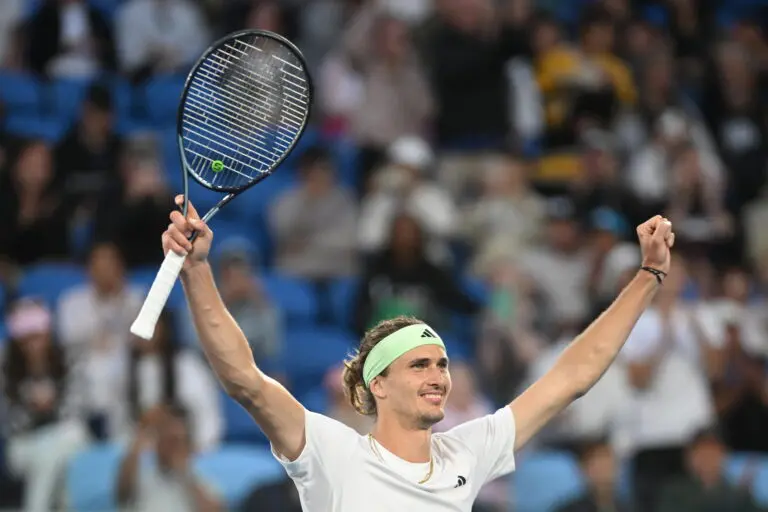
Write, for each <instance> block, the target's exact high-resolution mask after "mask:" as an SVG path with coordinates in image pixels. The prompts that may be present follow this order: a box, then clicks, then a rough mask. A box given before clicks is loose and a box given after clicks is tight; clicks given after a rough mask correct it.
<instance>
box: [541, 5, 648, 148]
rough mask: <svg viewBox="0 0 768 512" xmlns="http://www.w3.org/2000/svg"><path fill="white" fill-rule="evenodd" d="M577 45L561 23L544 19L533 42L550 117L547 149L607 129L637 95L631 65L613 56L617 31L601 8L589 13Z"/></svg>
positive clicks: (542, 89)
mask: <svg viewBox="0 0 768 512" xmlns="http://www.w3.org/2000/svg"><path fill="white" fill-rule="evenodd" d="M583 15H584V16H583V19H582V20H581V25H580V27H579V41H578V44H577V45H573V46H572V45H570V44H569V43H567V42H566V41H565V40H564V39H563V37H562V35H561V30H560V27H559V26H558V24H557V22H555V21H554V20H551V19H544V20H542V21H541V22H540V23H539V26H538V27H537V29H538V30H537V34H536V39H535V45H536V67H537V80H538V83H539V87H540V88H541V91H542V94H543V95H544V105H545V109H546V117H547V125H548V130H547V145H548V147H549V148H551V149H554V148H563V147H568V146H570V145H572V144H574V143H575V142H576V141H577V140H578V139H579V136H580V134H581V133H582V132H583V130H585V129H587V128H593V127H598V128H606V127H608V126H610V124H612V121H613V119H614V116H615V114H616V112H617V111H618V110H620V109H621V108H631V107H633V106H634V105H635V103H636V101H637V91H636V88H635V84H634V80H633V77H632V74H631V72H630V70H629V68H628V67H627V65H626V64H625V63H624V62H622V61H621V60H620V59H619V58H618V57H617V56H616V55H615V54H614V53H613V52H614V50H615V48H614V46H615V42H614V39H615V33H614V32H615V28H614V25H613V20H612V19H611V16H610V14H608V13H607V12H606V11H605V10H604V9H603V8H602V7H600V6H595V7H594V8H589V9H586V10H585V12H584V13H583Z"/></svg>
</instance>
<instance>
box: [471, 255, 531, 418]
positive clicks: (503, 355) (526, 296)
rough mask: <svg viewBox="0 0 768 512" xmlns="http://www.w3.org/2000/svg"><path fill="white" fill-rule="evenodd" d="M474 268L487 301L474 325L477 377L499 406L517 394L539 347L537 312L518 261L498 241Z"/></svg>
mask: <svg viewBox="0 0 768 512" xmlns="http://www.w3.org/2000/svg"><path fill="white" fill-rule="evenodd" d="M474 270H475V272H476V273H477V277H478V278H480V279H481V280H482V282H483V283H484V284H485V285H486V286H487V288H488V297H489V299H488V301H487V302H486V304H485V306H484V309H483V311H482V313H481V317H480V321H479V322H478V342H477V351H476V354H475V356H476V357H477V365H478V370H479V372H478V376H479V377H480V379H481V382H480V384H481V387H482V389H483V391H484V392H485V393H486V394H488V395H489V396H490V398H491V399H492V400H493V401H494V403H503V402H504V400H507V399H508V397H510V396H514V395H515V394H516V393H517V392H518V386H520V384H521V383H522V381H523V379H524V378H525V375H526V373H527V371H528V365H529V364H531V362H533V361H534V360H535V359H536V357H537V356H538V355H539V353H540V352H541V350H542V348H543V345H544V340H543V339H542V338H541V336H539V334H538V333H537V329H536V327H537V320H538V318H539V315H538V311H540V310H541V309H542V308H540V307H539V306H540V304H538V303H537V297H535V296H534V293H533V285H532V283H531V282H530V280H529V279H528V278H527V277H526V276H525V275H524V273H523V272H521V268H520V261H519V258H515V257H514V256H510V255H509V253H508V249H507V247H505V246H504V244H503V243H501V244H497V245H494V246H493V248H492V249H490V250H488V251H486V252H485V253H484V254H483V258H482V259H481V260H479V261H477V263H476V265H475V268H474Z"/></svg>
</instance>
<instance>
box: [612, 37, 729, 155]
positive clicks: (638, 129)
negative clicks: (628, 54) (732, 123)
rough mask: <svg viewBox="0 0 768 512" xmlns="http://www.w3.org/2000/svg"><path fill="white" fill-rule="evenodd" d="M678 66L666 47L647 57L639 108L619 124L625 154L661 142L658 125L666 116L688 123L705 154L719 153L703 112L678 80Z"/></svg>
mask: <svg viewBox="0 0 768 512" xmlns="http://www.w3.org/2000/svg"><path fill="white" fill-rule="evenodd" d="M676 64H677V63H676V61H675V59H674V55H673V54H672V50H671V49H669V48H667V47H666V46H663V45H659V46H658V48H655V49H653V50H652V51H651V52H649V53H647V54H646V55H645V56H644V58H643V60H642V63H641V65H640V68H639V70H638V83H639V102H638V105H637V107H636V108H635V109H631V110H624V111H623V112H621V113H620V114H619V116H618V118H617V120H616V125H615V126H616V127H615V131H616V133H617V134H618V138H619V142H620V149H621V150H622V151H623V152H628V153H633V152H635V151H636V150H637V148H640V147H643V146H645V145H646V144H648V143H649V142H650V141H652V140H653V139H654V138H657V137H658V135H657V133H656V132H657V127H658V125H657V123H658V122H659V119H660V118H661V117H662V115H664V114H665V113H675V114H676V115H679V116H682V117H683V118H684V119H685V121H686V124H687V126H688V131H689V136H690V139H691V140H692V141H693V142H694V143H695V144H696V146H697V147H699V148H700V149H701V150H702V151H706V152H708V153H709V154H712V152H713V151H715V150H716V147H715V146H714V141H713V140H712V136H711V134H710V133H709V128H708V127H707V124H706V122H705V120H704V116H703V115H702V112H701V111H700V109H699V107H698V106H697V105H696V103H695V102H694V101H693V100H692V99H691V97H690V96H689V95H687V94H685V90H684V89H683V84H682V83H681V82H680V78H679V76H676V69H677V68H676Z"/></svg>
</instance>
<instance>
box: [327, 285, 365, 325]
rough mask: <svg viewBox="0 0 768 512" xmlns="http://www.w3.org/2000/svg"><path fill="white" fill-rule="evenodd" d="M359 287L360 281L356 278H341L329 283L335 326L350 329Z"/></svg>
mask: <svg viewBox="0 0 768 512" xmlns="http://www.w3.org/2000/svg"><path fill="white" fill-rule="evenodd" d="M359 286H360V279H359V278H358V277H349V278H341V279H337V280H335V281H334V282H333V283H331V289H330V293H331V310H332V312H333V323H334V324H335V325H337V326H339V327H342V328H351V327H352V325H353V322H354V318H353V314H354V311H355V301H356V300H357V296H356V294H357V289H358V287H359Z"/></svg>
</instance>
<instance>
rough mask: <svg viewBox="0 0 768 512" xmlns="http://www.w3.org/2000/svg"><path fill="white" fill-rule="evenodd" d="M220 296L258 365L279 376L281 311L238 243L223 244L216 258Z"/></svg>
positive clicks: (245, 250)
mask: <svg viewBox="0 0 768 512" xmlns="http://www.w3.org/2000/svg"><path fill="white" fill-rule="evenodd" d="M216 278H217V285H218V287H219V293H221V298H222V300H223V301H224V304H226V306H227V309H228V310H229V311H230V313H231V314H232V316H234V318H235V320H236V321H237V323H238V325H240V327H241V329H242V330H243V333H244V334H245V337H246V339H247V340H248V344H249V345H250V346H251V351H252V352H253V357H254V359H255V360H256V364H258V365H259V367H260V368H264V369H265V371H268V369H271V370H270V374H271V375H273V376H276V375H277V373H279V368H275V367H274V366H275V365H276V364H277V360H278V359H279V356H280V354H281V353H282V346H281V345H282V333H283V325H282V322H281V319H280V311H279V310H278V308H277V306H276V305H275V304H273V303H272V302H271V300H270V299H269V297H267V295H266V293H265V292H264V289H263V287H262V284H261V282H260V281H259V277H258V275H257V273H256V271H255V268H254V266H253V263H252V257H251V255H250V254H249V253H248V251H247V249H245V248H243V247H239V246H238V244H237V243H236V241H235V242H230V243H225V244H224V246H223V247H221V249H220V252H219V256H218V258H217V261H216Z"/></svg>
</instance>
